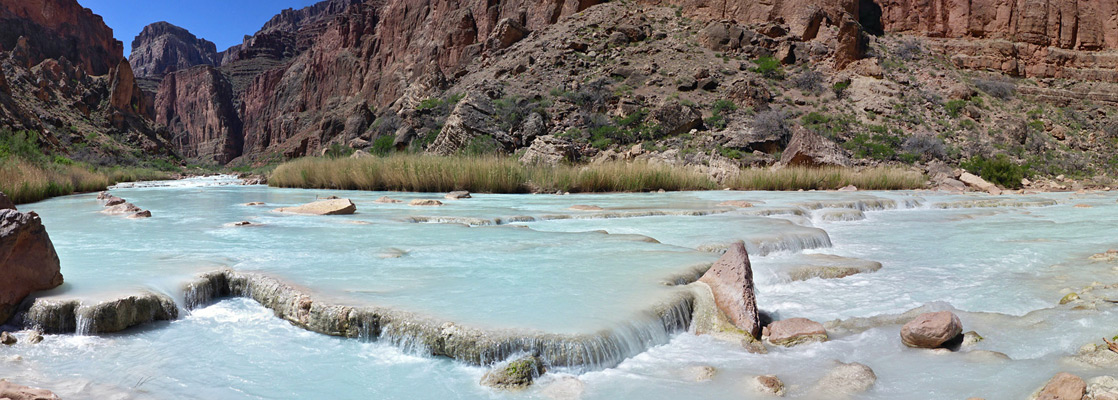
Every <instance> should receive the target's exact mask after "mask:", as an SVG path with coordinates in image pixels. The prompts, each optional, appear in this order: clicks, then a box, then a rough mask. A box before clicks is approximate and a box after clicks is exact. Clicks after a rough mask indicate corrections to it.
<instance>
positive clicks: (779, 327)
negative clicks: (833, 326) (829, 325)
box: [764, 318, 827, 347]
mask: <svg viewBox="0 0 1118 400" xmlns="http://www.w3.org/2000/svg"><path fill="white" fill-rule="evenodd" d="M764 336H765V339H766V340H768V341H769V343H772V344H774V345H777V346H785V347H792V346H795V345H798V344H803V343H811V342H825V341H827V330H826V329H824V328H823V324H820V323H818V322H815V321H812V320H810V319H807V318H789V319H783V320H780V321H773V323H771V324H769V325H768V326H766V327H765V329H764Z"/></svg>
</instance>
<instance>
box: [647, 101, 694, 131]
mask: <svg viewBox="0 0 1118 400" xmlns="http://www.w3.org/2000/svg"><path fill="white" fill-rule="evenodd" d="M651 117H652V121H653V122H655V123H656V124H659V125H660V129H661V132H662V133H663V134H664V135H667V136H675V135H682V134H684V133H687V132H690V131H691V130H692V129H698V128H699V127H701V126H703V114H701V113H699V111H698V110H696V109H695V108H693V107H690V106H685V105H683V104H681V103H680V102H678V101H668V102H666V103H664V104H663V105H661V106H660V107H657V108H656V109H655V110H652V114H651Z"/></svg>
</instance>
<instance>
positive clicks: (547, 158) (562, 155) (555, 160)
mask: <svg viewBox="0 0 1118 400" xmlns="http://www.w3.org/2000/svg"><path fill="white" fill-rule="evenodd" d="M574 158H575V147H574V144H572V143H571V141H570V140H567V139H563V138H559V137H555V136H553V135H543V136H539V137H537V138H536V140H533V141H532V145H531V146H528V149H527V150H525V151H524V155H522V156H520V163H522V164H529V165H532V164H538V165H548V166H555V165H559V164H560V163H563V162H566V161H572V160H574Z"/></svg>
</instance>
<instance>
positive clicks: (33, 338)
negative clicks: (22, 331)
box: [23, 330, 43, 344]
mask: <svg viewBox="0 0 1118 400" xmlns="http://www.w3.org/2000/svg"><path fill="white" fill-rule="evenodd" d="M23 340H24V341H26V342H27V343H30V344H38V343H42V341H43V333H42V332H39V331H36V330H31V331H30V332H27V337H25V338H23Z"/></svg>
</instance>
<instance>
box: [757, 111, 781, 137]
mask: <svg viewBox="0 0 1118 400" xmlns="http://www.w3.org/2000/svg"><path fill="white" fill-rule="evenodd" d="M752 127H753V132H754V133H756V134H758V135H765V136H769V135H771V136H776V137H781V138H787V137H788V136H789V135H790V131H789V130H788V114H787V113H785V112H784V111H781V110H769V111H763V112H760V113H757V116H755V117H754V118H753V124H752Z"/></svg>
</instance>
